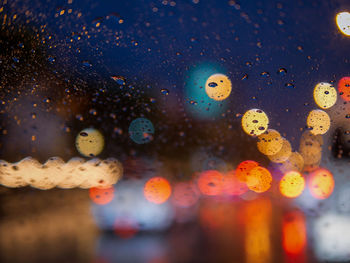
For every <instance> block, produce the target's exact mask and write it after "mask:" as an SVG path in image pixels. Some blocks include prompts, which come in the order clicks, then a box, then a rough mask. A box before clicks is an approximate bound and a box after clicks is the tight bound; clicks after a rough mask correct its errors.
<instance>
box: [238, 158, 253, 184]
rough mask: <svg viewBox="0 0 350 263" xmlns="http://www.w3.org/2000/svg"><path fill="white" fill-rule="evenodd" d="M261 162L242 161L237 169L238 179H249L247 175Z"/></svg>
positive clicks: (242, 180) (244, 180)
mask: <svg viewBox="0 0 350 263" xmlns="http://www.w3.org/2000/svg"><path fill="white" fill-rule="evenodd" d="M258 166H259V164H258V163H257V162H255V161H250V160H247V161H244V162H241V163H240V164H239V165H238V166H237V169H236V176H237V178H238V180H240V181H241V182H246V181H247V176H248V175H249V172H250V171H251V170H252V169H253V168H255V167H258Z"/></svg>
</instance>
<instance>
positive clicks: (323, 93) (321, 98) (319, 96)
mask: <svg viewBox="0 0 350 263" xmlns="http://www.w3.org/2000/svg"><path fill="white" fill-rule="evenodd" d="M314 100H315V102H316V104H317V106H319V107H320V108H322V109H329V108H330V107H332V106H333V105H334V104H335V103H336V102H337V90H336V89H335V88H334V86H333V85H332V84H330V83H326V82H321V83H318V84H317V85H316V86H315V89H314Z"/></svg>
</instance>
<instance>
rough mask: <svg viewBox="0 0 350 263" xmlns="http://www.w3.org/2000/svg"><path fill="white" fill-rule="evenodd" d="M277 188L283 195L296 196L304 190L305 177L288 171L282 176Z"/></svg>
mask: <svg viewBox="0 0 350 263" xmlns="http://www.w3.org/2000/svg"><path fill="white" fill-rule="evenodd" d="M279 188H280V192H281V194H282V195H284V196H285V197H288V198H295V197H298V196H299V195H301V193H302V192H303V191H304V188H305V179H304V177H303V176H302V175H301V174H300V173H298V172H296V171H291V172H288V173H286V174H285V175H284V176H283V177H282V179H281V181H280V186H279Z"/></svg>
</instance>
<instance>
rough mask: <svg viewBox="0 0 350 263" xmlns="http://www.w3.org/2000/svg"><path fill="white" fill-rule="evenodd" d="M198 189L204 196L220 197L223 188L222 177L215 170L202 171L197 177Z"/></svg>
mask: <svg viewBox="0 0 350 263" xmlns="http://www.w3.org/2000/svg"><path fill="white" fill-rule="evenodd" d="M197 184H198V188H199V191H201V193H202V194H204V195H220V194H221V193H222V187H223V175H222V174H221V173H220V172H219V171H216V170H208V171H204V172H202V173H201V174H200V175H199V178H198V181H197Z"/></svg>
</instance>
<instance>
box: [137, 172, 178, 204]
mask: <svg viewBox="0 0 350 263" xmlns="http://www.w3.org/2000/svg"><path fill="white" fill-rule="evenodd" d="M143 194H144V196H145V198H146V199H147V200H148V201H149V202H151V203H155V204H162V203H164V202H166V201H167V200H168V198H169V197H170V195H171V186H170V183H169V181H168V180H167V179H165V178H163V177H153V178H151V179H149V180H148V181H147V182H146V184H145V187H144V189H143Z"/></svg>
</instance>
